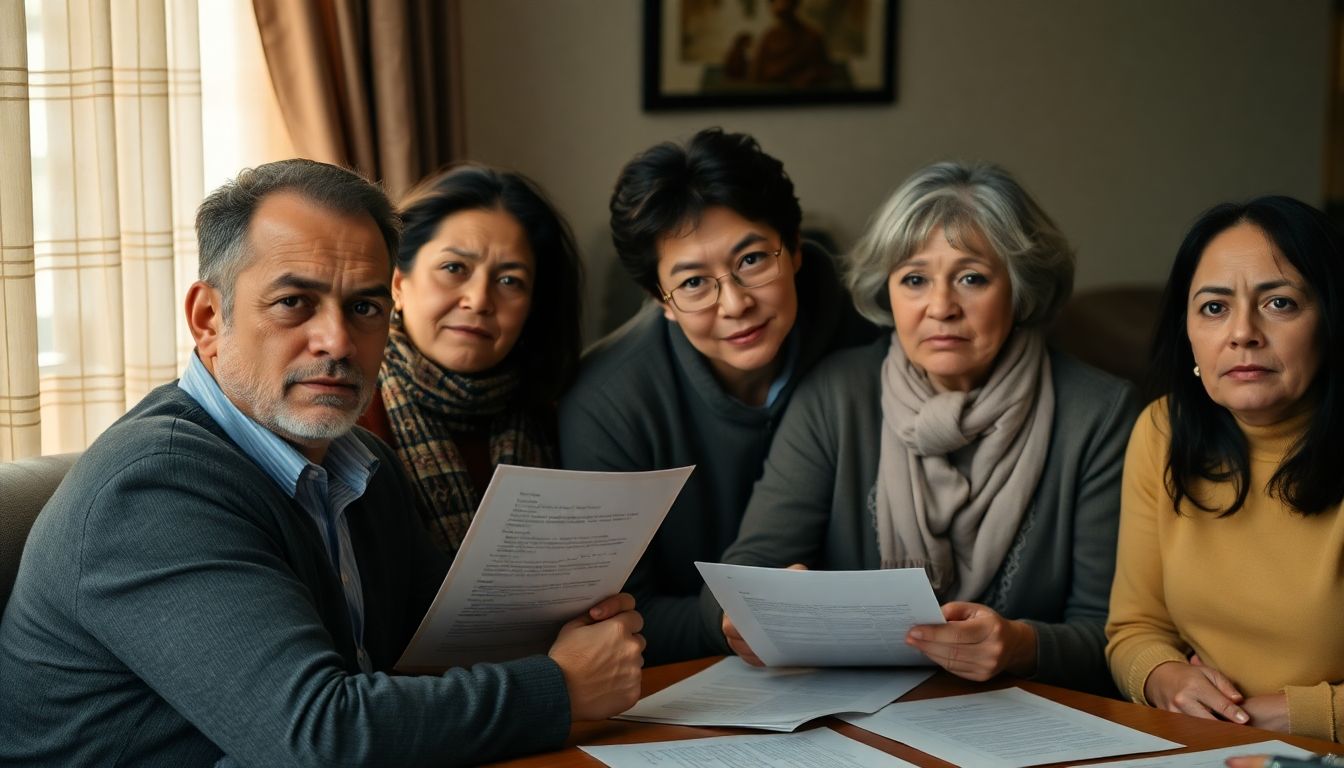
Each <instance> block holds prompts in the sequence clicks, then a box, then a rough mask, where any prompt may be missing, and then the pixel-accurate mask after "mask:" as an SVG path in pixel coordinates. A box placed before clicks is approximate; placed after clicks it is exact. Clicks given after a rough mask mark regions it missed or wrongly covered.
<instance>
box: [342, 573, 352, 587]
mask: <svg viewBox="0 0 1344 768" xmlns="http://www.w3.org/2000/svg"><path fill="white" fill-rule="evenodd" d="M341 583H342V584H344V585H345V586H347V587H348V586H350V574H348V573H342V574H341Z"/></svg>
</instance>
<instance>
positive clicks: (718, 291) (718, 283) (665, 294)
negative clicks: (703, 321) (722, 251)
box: [658, 243, 784, 315]
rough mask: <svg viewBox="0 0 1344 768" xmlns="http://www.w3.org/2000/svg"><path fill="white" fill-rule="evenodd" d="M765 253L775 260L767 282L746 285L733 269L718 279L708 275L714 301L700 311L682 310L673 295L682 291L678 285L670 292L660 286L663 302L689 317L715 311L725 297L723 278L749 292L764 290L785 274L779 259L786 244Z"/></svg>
mask: <svg viewBox="0 0 1344 768" xmlns="http://www.w3.org/2000/svg"><path fill="white" fill-rule="evenodd" d="M763 253H765V255H767V256H769V257H770V258H772V259H774V260H775V274H774V275H772V276H771V277H770V279H769V280H766V281H764V282H760V283H756V284H755V285H747V284H745V283H743V282H742V278H741V277H740V276H739V275H738V274H737V272H736V271H735V270H731V269H730V270H728V271H727V272H724V273H723V274H722V275H719V276H717V277H710V276H708V275H707V276H706V277H708V278H709V279H710V280H713V281H714V300H713V301H711V302H710V303H708V304H706V305H705V306H703V307H701V308H699V309H682V308H681V305H680V304H677V300H676V298H675V297H674V296H673V295H672V294H674V293H676V292H677V291H679V290H681V286H680V285H678V286H677V287H676V288H673V289H672V290H670V291H664V290H663V287H662V286H661V285H660V286H658V290H659V291H660V292H661V293H660V295H661V296H662V299H663V301H670V302H672V306H674V307H676V308H677V310H678V311H680V312H684V313H686V314H688V315H694V314H697V313H699V312H706V311H708V310H711V309H713V308H714V307H715V306H717V305H718V303H719V298H720V297H721V296H723V284H722V280H723V278H725V277H731V278H732V279H733V282H734V283H737V287H738V288H742V289H744V290H748V291H749V290H752V289H753V288H764V287H765V286H767V285H769V284H771V283H773V282H775V281H776V280H778V279H779V277H780V275H782V274H783V273H784V270H782V269H780V266H779V262H780V258H779V257H780V256H782V255H784V244H783V243H780V245H779V247H778V248H776V249H775V250H773V251H763Z"/></svg>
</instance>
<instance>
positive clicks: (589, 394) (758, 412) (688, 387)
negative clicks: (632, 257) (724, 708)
mask: <svg viewBox="0 0 1344 768" xmlns="http://www.w3.org/2000/svg"><path fill="white" fill-rule="evenodd" d="M803 258H804V261H803V268H802V269H801V270H799V271H798V273H797V276H796V277H795V284H796V285H797V287H798V319H797V321H796V322H795V324H794V333H795V334H796V335H797V339H798V345H799V346H798V358H797V363H796V366H795V368H794V371H793V375H792V377H791V378H790V379H789V381H788V383H787V384H786V385H785V387H784V389H783V390H782V391H781V392H780V393H779V395H778V396H777V397H776V398H775V400H774V402H773V403H771V404H770V405H769V406H766V407H760V408H758V407H752V406H748V405H745V404H743V403H742V402H741V401H739V400H736V399H735V398H733V397H732V396H730V395H729V394H727V393H726V392H724V390H723V388H722V387H721V386H720V385H719V383H718V381H717V380H716V379H715V378H714V375H713V373H711V371H710V367H709V363H708V361H707V360H706V359H705V358H704V356H703V355H701V354H700V353H699V352H697V351H696V350H695V348H694V347H692V346H691V343H690V341H688V340H687V339H686V336H685V334H683V333H682V331H681V328H680V326H678V325H677V324H676V323H671V322H668V321H667V320H666V319H665V318H664V317H663V315H662V312H661V307H659V306H657V305H651V306H648V307H645V308H644V310H643V311H641V312H640V313H639V314H638V315H636V316H635V317H634V318H633V319H632V320H630V322H628V323H626V324H625V325H624V326H622V327H621V328H619V329H618V330H616V331H615V332H613V333H612V334H611V335H610V336H608V337H606V338H605V339H603V340H602V341H600V342H598V343H597V344H596V345H595V346H594V347H593V348H592V349H590V350H588V352H587V353H586V354H585V355H584V359H583V365H582V367H581V369H580V371H579V377H578V380H577V381H576V382H575V384H574V387H573V388H572V389H571V390H570V391H569V393H568V394H567V395H565V397H564V398H563V399H562V400H561V402H560V461H561V465H562V466H564V467H565V468H566V469H587V470H609V471H634V470H649V469H666V468H669V467H680V466H686V465H688V464H694V465H695V471H694V472H693V473H691V477H690V479H689V480H688V481H687V483H686V487H685V488H684V489H682V491H681V495H680V496H678V497H677V500H676V503H674V504H673V505H672V509H671V510H670V511H669V512H668V513H667V519H666V520H665V521H664V522H663V525H662V527H661V528H660V529H659V531H658V533H657V534H656V535H655V536H654V539H653V541H652V543H650V545H649V548H648V550H647V551H646V552H645V554H644V557H643V558H642V559H641V560H640V562H639V564H638V565H637V566H636V568H635V572H634V574H633V575H632V576H631V578H630V582H629V583H628V584H627V585H626V589H627V591H629V592H631V593H632V594H634V596H635V599H636V601H637V608H638V610H639V611H640V613H642V614H643V615H644V620H645V625H644V636H645V637H646V638H647V639H648V643H649V645H648V648H647V649H646V650H645V653H644V658H645V660H646V661H647V662H648V663H649V664H661V663H666V662H670V661H677V660H680V659H688V658H695V657H698V656H705V655H708V654H710V653H715V652H716V651H715V650H714V645H713V638H711V637H707V636H706V635H705V633H704V632H703V631H702V629H701V625H700V619H699V614H698V607H697V600H698V597H697V596H698V595H699V593H700V586H701V584H702V582H701V579H700V574H699V572H697V571H696V569H695V566H694V565H693V563H694V562H695V561H696V560H709V561H714V562H717V561H718V559H719V555H720V554H722V553H723V550H724V549H725V548H726V547H727V546H728V545H729V544H730V543H732V541H733V539H734V538H736V536H737V527H738V523H739V522H740V521H741V520H742V512H743V510H745V509H746V506H747V499H748V497H750V495H751V486H752V483H754V482H755V481H756V478H757V477H759V476H760V473H761V462H762V461H764V460H765V455H766V452H767V450H768V449H769V447H770V440H771V438H772V436H773V435H774V431H775V426H776V425H777V424H778V423H779V419H780V416H781V415H782V414H783V413H784V409H785V408H786V407H787V406H788V403H789V399H790V396H791V395H792V394H793V390H794V387H795V386H796V385H797V382H798V380H799V379H800V378H802V376H803V374H805V373H806V372H807V371H808V370H809V369H810V368H812V366H813V365H815V364H816V362H817V361H818V360H819V359H821V358H822V357H823V356H824V355H825V354H826V353H827V352H830V351H831V350H834V349H837V348H840V347H845V346H849V345H852V344H857V343H862V342H864V341H867V340H869V339H872V338H874V337H875V336H877V335H878V331H877V329H876V328H874V327H873V326H872V325H870V324H868V323H866V322H865V321H864V320H862V319H861V318H860V317H859V315H858V314H857V313H856V312H855V311H854V308H853V305H852V304H851V303H850V301H849V298H848V296H847V295H846V294H845V293H844V291H843V290H842V288H841V287H840V284H839V280H838V279H837V277H836V273H835V268H834V266H833V265H832V263H831V260H830V257H829V256H827V255H826V254H825V253H824V252H823V251H821V250H820V249H817V248H815V247H812V246H811V245H808V244H805V245H804V248H803Z"/></svg>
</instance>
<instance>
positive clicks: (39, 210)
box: [0, 0, 202, 458]
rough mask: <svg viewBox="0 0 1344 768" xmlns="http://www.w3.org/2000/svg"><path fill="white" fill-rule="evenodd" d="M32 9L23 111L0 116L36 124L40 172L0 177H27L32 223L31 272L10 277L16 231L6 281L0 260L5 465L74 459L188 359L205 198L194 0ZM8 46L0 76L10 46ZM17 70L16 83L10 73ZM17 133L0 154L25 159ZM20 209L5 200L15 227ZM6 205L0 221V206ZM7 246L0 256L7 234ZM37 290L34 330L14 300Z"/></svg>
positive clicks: (28, 308)
mask: <svg viewBox="0 0 1344 768" xmlns="http://www.w3.org/2000/svg"><path fill="white" fill-rule="evenodd" d="M4 5H5V7H6V8H8V7H10V6H14V5H20V4H18V3H14V2H6V3H5V4H4ZM38 5H39V6H40V8H41V14H40V16H39V17H38V21H36V22H35V23H36V24H38V25H39V29H37V30H30V32H34V33H36V36H37V38H38V39H39V40H40V43H41V45H40V51H39V50H37V48H36V47H34V49H33V50H30V51H29V56H28V61H27V67H28V71H27V73H26V80H27V81H28V84H29V85H28V94H27V96H28V99H29V101H30V103H24V102H23V101H22V100H20V101H19V102H18V104H19V106H18V107H12V106H11V105H10V103H9V102H8V101H6V102H5V106H4V107H3V109H6V110H10V109H24V108H27V110H26V111H31V112H34V113H37V112H39V111H40V112H41V115H42V117H41V119H40V120H34V125H39V124H40V125H41V126H43V127H42V129H41V135H40V136H39V135H33V136H32V143H31V149H37V148H38V147H42V148H44V149H45V151H44V152H33V155H32V156H33V157H34V159H35V162H37V163H40V165H41V168H40V170H41V172H40V173H34V174H32V175H31V176H27V175H24V174H21V173H18V172H17V171H15V172H13V173H9V172H7V173H5V174H4V181H3V182H0V183H7V184H8V183H12V184H15V185H22V182H23V181H24V179H26V178H31V179H33V181H34V183H33V185H32V199H33V209H34V213H35V214H36V218H35V219H34V218H33V217H32V216H30V217H29V218H30V221H36V222H37V226H36V234H35V237H33V238H32V256H31V263H32V264H33V266H34V267H35V268H34V269H32V270H31V274H29V275H27V276H26V277H25V276H24V274H25V270H24V268H23V267H22V266H21V265H22V263H23V259H24V258H25V257H24V256H23V254H24V251H23V250H22V248H23V245H22V242H21V241H22V239H23V235H24V232H23V229H22V228H21V227H16V228H15V238H16V239H15V242H16V246H15V247H16V249H17V250H15V251H13V253H15V254H16V258H17V259H18V261H17V262H16V264H17V265H19V266H16V267H15V268H14V270H13V271H14V273H15V275H16V278H15V279H14V280H10V279H8V275H9V273H10V271H11V270H10V268H9V266H8V258H7V259H6V277H7V279H6V281H5V282H6V294H5V295H6V307H5V309H6V312H5V315H4V317H3V322H4V324H5V325H4V328H3V329H0V330H3V335H4V337H5V339H6V340H7V343H6V347H5V348H3V350H4V355H5V358H4V359H3V360H0V369H3V370H6V371H20V372H21V374H20V376H19V378H16V379H15V381H17V382H18V383H17V384H15V385H12V389H13V395H12V396H13V397H16V398H19V399H18V400H11V401H10V402H9V403H8V407H9V410H10V411H12V412H13V416H12V421H14V424H13V425H11V426H10V427H8V430H7V428H6V427H5V426H4V423H3V422H0V451H5V452H6V453H5V454H3V456H0V457H3V458H13V457H18V456H23V455H29V454H33V453H37V452H39V450H40V452H42V453H57V452H64V451H73V450H81V449H83V448H84V447H86V446H87V445H88V443H89V442H91V441H92V440H93V438H95V437H97V436H98V434H99V433H100V432H102V430H103V429H104V428H106V426H107V425H108V424H110V423H111V422H112V421H114V420H115V419H116V418H117V417H119V416H120V415H121V414H122V413H123V412H125V410H126V408H127V406H128V405H132V404H134V403H136V402H137V401H139V399H140V398H141V397H143V396H144V394H145V393H146V392H148V391H149V390H150V389H151V388H153V387H155V386H157V385H158V384H161V383H164V382H167V381H171V380H172V379H173V378H174V377H175V376H176V375H177V371H178V368H179V365H180V362H181V361H182V360H184V359H185V354H186V353H187V352H188V351H189V349H190V347H189V344H188V343H187V342H186V340H185V339H186V337H185V329H184V328H182V327H180V326H181V325H182V319H181V318H182V311H181V306H182V300H183V299H182V297H183V296H184V294H185V290H186V286H187V285H189V284H190V279H191V278H192V277H193V276H194V275H195V272H196V254H195V238H194V235H193V234H192V217H193V215H194V211H195V208H196V206H197V205H198V204H199V202H200V199H201V195H202V189H201V178H202V175H201V174H202V172H201V140H200V65H199V31H198V25H197V21H196V0H42V1H41V2H39V3H38ZM19 13H20V14H21V13H22V10H19ZM3 27H4V29H5V30H7V31H6V33H5V34H6V35H8V34H9V30H13V29H16V28H17V29H18V30H20V31H19V32H18V33H17V34H19V35H21V34H23V33H22V30H23V29H24V24H22V23H20V24H19V25H18V26H17V27H15V25H13V24H10V23H8V19H6V23H5V24H4V25H3ZM5 43H6V44H5V45H4V46H3V48H4V51H5V53H4V54H2V55H4V56H5V65H4V66H6V67H9V66H10V62H9V60H10V59H11V58H12V54H11V53H10V52H11V51H13V50H14V48H15V46H11V45H9V41H8V40H5ZM18 69H19V73H18V77H19V79H20V81H22V79H25V77H24V73H23V72H22V62H20V64H19V67H18ZM9 73H10V70H9V69H6V74H7V75H8V74H9ZM5 114H6V116H7V117H8V112H6V113H5ZM19 122H21V121H19ZM26 127H27V126H21V125H19V124H17V123H16V122H15V121H12V120H9V119H6V120H5V121H4V122H3V124H0V132H2V133H0V145H3V146H4V147H5V148H6V153H7V154H8V152H9V151H10V149H11V148H13V149H14V151H15V152H17V153H18V154H24V155H26V154H27V152H28V151H31V149H20V147H22V148H29V141H28V137H26V136H21V135H20V134H21V132H23V130H25V129H26ZM6 162H8V160H6ZM5 167H6V168H9V167H10V166H5ZM35 170H37V169H35ZM5 197H6V198H7V199H8V198H9V195H8V194H6V196H5ZM20 197H21V195H16V196H15V199H16V200H17V199H19V198H20ZM22 205H23V204H22V203H21V202H16V203H15V205H14V209H15V211H16V216H18V215H20V214H18V213H17V211H18V210H19V209H20V208H22ZM4 208H5V216H6V218H7V219H8V218H9V210H10V205H9V203H8V202H6V203H5V204H4ZM4 237H5V243H6V251H5V253H6V254H7V255H8V254H9V253H11V251H10V250H9V248H8V246H9V243H10V235H9V234H8V233H6V234H5V235H4ZM10 283H17V286H11V285H10ZM34 285H36V287H37V295H38V296H39V297H41V296H47V297H50V301H49V316H48V317H43V318H42V320H43V322H44V323H45V324H47V327H46V328H44V329H42V330H41V331H39V330H38V328H37V326H38V315H39V314H40V313H35V312H34V311H33V305H32V302H29V301H28V300H27V299H25V298H24V297H26V296H29V295H31V294H32V291H33V288H34ZM11 290H13V291H14V295H15V296H16V297H17V298H16V299H14V300H12V303H13V304H14V305H15V306H17V307H18V309H17V310H14V311H11V310H10V306H9V304H10V303H11V300H10V299H9V296H10V291H11ZM37 305H38V309H39V310H40V309H41V305H42V302H41V301H38V302H37ZM39 337H40V338H41V340H42V343H41V355H40V359H39V361H38V363H39V364H38V366H37V370H38V371H39V375H38V382H39V386H40V396H39V404H40V416H41V421H40V423H41V430H40V431H41V439H40V448H39V447H38V446H36V445H35V444H34V442H33V440H32V436H31V424H30V423H29V422H35V421H36V420H35V419H33V418H32V417H31V415H30V414H31V392H30V389H29V388H30V387H31V385H30V383H27V382H28V379H25V378H22V376H24V375H30V374H31V373H32V371H33V369H34V366H33V361H32V359H31V358H32V352H31V348H34V347H37V344H36V343H35V340H36V339H38V338H39ZM4 394H10V393H8V392H5V393H4ZM24 398H27V399H24ZM19 417H23V418H24V419H25V421H23V422H22V423H19V422H18V421H17V419H18V418H19Z"/></svg>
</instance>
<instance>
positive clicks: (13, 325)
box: [0, 2, 42, 459]
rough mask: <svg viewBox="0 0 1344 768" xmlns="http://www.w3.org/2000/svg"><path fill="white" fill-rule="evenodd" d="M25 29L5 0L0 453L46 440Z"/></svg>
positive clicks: (26, 449) (16, 452)
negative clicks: (41, 407)
mask: <svg viewBox="0 0 1344 768" xmlns="http://www.w3.org/2000/svg"><path fill="white" fill-rule="evenodd" d="M25 35H26V33H25V27H24V12H23V3H19V2H0V459H9V458H16V457H19V456H32V455H35V454H37V453H39V452H40V450H41V447H42V442H41V435H42V431H41V426H40V419H39V417H38V410H39V406H38V380H37V304H36V296H35V292H34V282H33V194H32V184H31V181H30V180H31V179H32V163H31V155H30V154H29V150H28V147H29V138H28V60H27V57H28V43H27V40H26V39H25Z"/></svg>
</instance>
